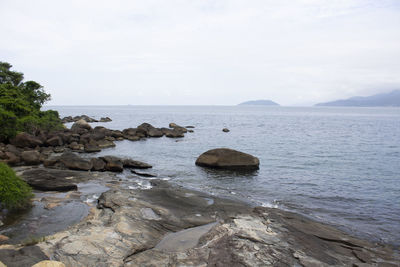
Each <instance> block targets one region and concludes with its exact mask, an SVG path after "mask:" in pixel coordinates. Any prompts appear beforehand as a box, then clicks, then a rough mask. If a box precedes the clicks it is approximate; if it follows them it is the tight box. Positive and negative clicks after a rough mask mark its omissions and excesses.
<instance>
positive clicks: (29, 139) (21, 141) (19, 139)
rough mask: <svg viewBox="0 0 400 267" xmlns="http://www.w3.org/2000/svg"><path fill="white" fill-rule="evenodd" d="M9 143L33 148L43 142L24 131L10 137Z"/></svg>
mask: <svg viewBox="0 0 400 267" xmlns="http://www.w3.org/2000/svg"><path fill="white" fill-rule="evenodd" d="M10 143H11V144H13V145H15V146H17V147H30V148H35V147H36V146H41V145H43V142H42V141H41V140H40V139H39V138H37V137H36V136H33V135H30V134H28V133H25V132H22V133H19V134H17V136H15V137H14V138H13V139H11V141H10Z"/></svg>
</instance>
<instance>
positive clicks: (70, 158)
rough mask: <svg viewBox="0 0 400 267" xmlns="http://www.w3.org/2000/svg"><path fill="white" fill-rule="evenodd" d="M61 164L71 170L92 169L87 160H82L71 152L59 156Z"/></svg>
mask: <svg viewBox="0 0 400 267" xmlns="http://www.w3.org/2000/svg"><path fill="white" fill-rule="evenodd" d="M60 161H61V163H63V164H64V166H65V167H66V168H68V169H71V170H81V171H89V170H91V169H92V164H91V162H90V161H89V160H87V159H83V158H81V157H79V156H78V155H76V154H75V153H73V152H65V153H63V154H62V155H61V156H60Z"/></svg>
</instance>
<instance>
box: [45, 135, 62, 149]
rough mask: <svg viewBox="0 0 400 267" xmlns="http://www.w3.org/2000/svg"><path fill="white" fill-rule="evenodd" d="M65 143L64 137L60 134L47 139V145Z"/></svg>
mask: <svg viewBox="0 0 400 267" xmlns="http://www.w3.org/2000/svg"><path fill="white" fill-rule="evenodd" d="M63 144H64V142H63V140H62V138H61V137H60V136H58V135H57V136H54V137H51V138H49V139H47V141H46V145H48V146H62V145H63Z"/></svg>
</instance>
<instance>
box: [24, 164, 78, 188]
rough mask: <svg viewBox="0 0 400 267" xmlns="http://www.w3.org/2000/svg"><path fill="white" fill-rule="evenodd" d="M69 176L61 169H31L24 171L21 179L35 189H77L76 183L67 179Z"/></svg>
mask: <svg viewBox="0 0 400 267" xmlns="http://www.w3.org/2000/svg"><path fill="white" fill-rule="evenodd" d="M70 176H71V174H70V173H69V172H65V171H63V170H50V169H32V170H28V171H26V172H24V173H23V175H22V179H24V180H25V181H26V182H27V183H28V184H29V185H30V186H32V187H33V188H34V189H37V190H41V191H60V192H65V191H71V190H77V189H78V187H77V185H76V184H74V183H72V182H71V181H70V180H69V179H67V178H68V177H70Z"/></svg>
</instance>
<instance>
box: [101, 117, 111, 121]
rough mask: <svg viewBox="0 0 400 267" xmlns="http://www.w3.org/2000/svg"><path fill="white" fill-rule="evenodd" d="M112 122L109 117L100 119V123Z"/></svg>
mask: <svg viewBox="0 0 400 267" xmlns="http://www.w3.org/2000/svg"><path fill="white" fill-rule="evenodd" d="M110 121H112V120H111V119H110V118H109V117H102V118H100V122H110Z"/></svg>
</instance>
